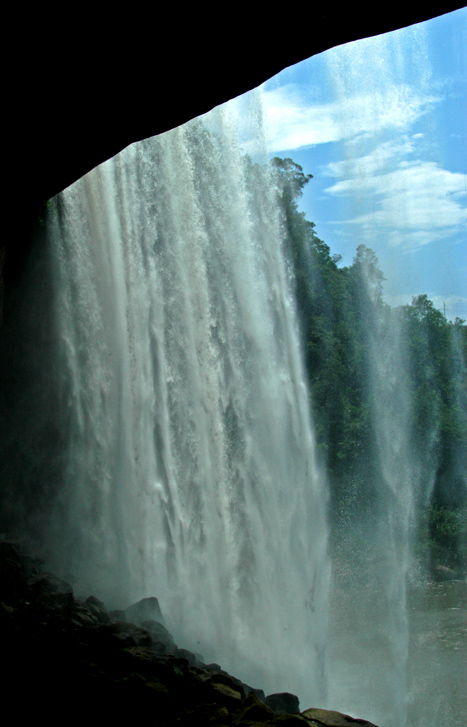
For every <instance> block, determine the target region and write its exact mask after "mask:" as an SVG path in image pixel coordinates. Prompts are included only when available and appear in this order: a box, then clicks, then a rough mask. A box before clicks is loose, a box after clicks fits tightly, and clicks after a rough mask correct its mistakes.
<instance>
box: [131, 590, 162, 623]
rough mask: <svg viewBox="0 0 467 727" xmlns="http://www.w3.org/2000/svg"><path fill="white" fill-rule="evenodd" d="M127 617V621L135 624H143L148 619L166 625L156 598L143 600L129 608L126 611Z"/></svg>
mask: <svg viewBox="0 0 467 727" xmlns="http://www.w3.org/2000/svg"><path fill="white" fill-rule="evenodd" d="M125 617H126V620H127V621H132V622H133V623H135V624H141V623H142V622H143V621H147V620H148V619H153V620H154V621H159V623H164V619H163V617H162V611H161V609H160V606H159V601H158V600H157V598H155V597H154V596H153V597H151V598H142V599H141V601H138V603H134V604H133V605H131V606H128V608H126V609H125Z"/></svg>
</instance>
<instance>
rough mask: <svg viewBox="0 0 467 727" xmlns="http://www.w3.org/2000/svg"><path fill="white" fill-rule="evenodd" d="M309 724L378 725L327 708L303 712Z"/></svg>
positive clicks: (329, 726)
mask: <svg viewBox="0 0 467 727" xmlns="http://www.w3.org/2000/svg"><path fill="white" fill-rule="evenodd" d="M302 717H304V718H305V719H306V720H307V721H308V724H311V725H317V727H376V725H374V724H373V723H372V722H367V721H366V720H364V719H357V718H355V717H350V716H349V715H348V714H341V712H333V711H330V710H327V709H307V710H305V712H302Z"/></svg>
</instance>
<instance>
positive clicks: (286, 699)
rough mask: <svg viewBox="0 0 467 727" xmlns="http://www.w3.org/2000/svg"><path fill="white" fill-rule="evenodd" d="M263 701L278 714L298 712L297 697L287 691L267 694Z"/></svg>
mask: <svg viewBox="0 0 467 727" xmlns="http://www.w3.org/2000/svg"><path fill="white" fill-rule="evenodd" d="M264 701H265V702H266V704H267V705H268V707H270V708H271V709H272V710H273V712H277V713H278V714H298V713H299V712H300V702H299V699H298V697H296V696H295V694H290V693H289V692H279V693H277V694H269V695H268V696H267V697H266V699H265V700H264Z"/></svg>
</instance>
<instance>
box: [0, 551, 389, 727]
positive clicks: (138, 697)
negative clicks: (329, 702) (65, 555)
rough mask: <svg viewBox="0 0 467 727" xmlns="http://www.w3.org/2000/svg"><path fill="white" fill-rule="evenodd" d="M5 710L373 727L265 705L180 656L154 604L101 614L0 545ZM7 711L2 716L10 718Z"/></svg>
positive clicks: (290, 699)
mask: <svg viewBox="0 0 467 727" xmlns="http://www.w3.org/2000/svg"><path fill="white" fill-rule="evenodd" d="M0 629H1V634H2V661H3V669H2V674H3V675H4V676H3V680H2V681H3V684H2V686H3V695H4V696H3V705H4V709H6V710H7V712H8V711H9V712H10V713H11V714H14V716H15V722H17V723H18V724H25V723H26V720H28V719H34V720H40V719H41V718H43V719H45V720H46V721H47V723H48V724H49V725H50V724H52V725H54V724H59V723H60V724H63V722H65V721H66V722H67V721H69V720H72V722H74V723H77V722H78V721H80V720H85V723H87V724H91V725H93V724H105V723H107V724H108V723H109V720H112V721H114V720H115V722H114V723H115V724H126V723H129V721H130V720H131V721H132V722H134V721H135V720H138V724H148V725H158V726H161V727H165V726H166V725H167V726H169V725H184V724H190V725H197V724H206V725H212V726H213V727H214V726H216V725H218V726H219V727H221V726H224V727H230V726H232V727H233V726H236V725H264V726H265V727H266V726H267V725H271V726H272V725H282V726H283V727H289V726H290V727H304V725H306V724H308V725H313V726H315V727H316V726H321V727H323V726H325V727H350V726H356V725H361V726H362V727H375V726H374V725H372V724H371V723H370V722H366V721H365V720H361V719H354V718H352V717H349V716H346V715H344V714H340V713H339V712H331V711H327V710H322V709H307V710H306V711H304V712H300V711H299V702H298V698H297V697H296V696H295V695H292V694H288V693H282V694H271V695H268V696H266V695H265V694H264V692H263V691H262V690H261V689H255V688H253V687H250V686H248V685H247V684H245V683H243V682H241V681H240V680H239V679H236V678H235V677H233V676H231V675H230V674H228V673H227V672H225V671H224V670H223V669H222V668H221V667H220V666H219V665H218V664H205V663H204V662H203V661H202V658H201V657H200V656H199V655H196V654H193V653H191V652H190V651H187V650H186V649H181V648H179V647H178V646H177V645H176V644H175V642H174V640H173V638H172V636H171V634H170V633H169V632H168V630H167V629H166V628H165V626H164V624H163V617H162V614H161V611H160V608H159V604H158V602H157V599H156V598H147V599H144V600H143V601H140V602H139V603H137V604H134V605H133V606H130V607H129V608H127V609H126V610H125V611H108V610H107V609H106V607H105V605H104V604H103V603H102V602H101V601H99V600H98V599H97V598H95V597H94V596H90V597H89V598H87V599H86V600H80V599H78V598H76V597H75V596H74V595H73V591H72V588H71V586H70V585H69V584H68V583H65V582H64V581H62V580H60V579H59V578H57V577H56V576H54V575H53V574H51V573H46V572H44V571H43V570H42V567H41V563H40V562H39V561H38V560H37V559H35V558H32V557H31V556H29V555H27V554H26V553H24V552H23V551H22V550H21V549H20V547H19V546H18V544H16V543H14V542H11V541H5V540H3V541H0ZM8 707H9V709H8Z"/></svg>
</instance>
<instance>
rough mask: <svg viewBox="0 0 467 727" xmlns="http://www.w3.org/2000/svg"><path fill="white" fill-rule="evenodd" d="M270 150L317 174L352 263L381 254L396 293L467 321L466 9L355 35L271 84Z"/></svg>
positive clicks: (266, 97)
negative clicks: (364, 248) (367, 250)
mask: <svg viewBox="0 0 467 727" xmlns="http://www.w3.org/2000/svg"><path fill="white" fill-rule="evenodd" d="M260 95H261V99H262V107H263V122H264V127H265V134H266V143H267V148H268V150H269V152H270V153H272V154H275V155H278V156H289V157H291V158H292V159H293V160H294V161H295V162H297V163H298V164H300V165H302V167H303V169H304V172H305V173H311V174H313V176H314V178H313V179H312V180H311V182H310V183H309V185H308V186H307V188H306V191H305V194H304V196H303V200H302V209H303V210H305V212H306V214H307V218H308V219H310V220H313V221H314V222H315V223H316V232H317V234H318V236H319V237H321V238H322V239H323V240H325V241H326V242H327V243H328V244H329V245H330V247H331V251H332V252H333V253H339V254H341V255H342V258H343V259H342V263H343V264H349V263H351V262H352V258H353V256H354V254H355V250H356V248H357V246H358V245H359V244H360V243H362V242H363V243H364V244H366V245H368V246H369V247H371V248H372V249H373V250H374V251H375V252H376V254H377V256H378V258H379V261H380V266H381V269H382V270H383V272H384V273H385V276H386V278H387V281H386V283H385V294H386V298H387V300H388V302H390V303H391V304H393V305H398V304H402V303H406V302H410V301H411V299H412V296H414V295H419V294H421V293H427V294H428V296H429V297H430V298H431V299H432V300H433V301H434V303H435V305H436V306H437V307H438V308H440V309H442V308H443V304H445V306H446V314H447V316H448V317H449V318H451V319H454V318H455V317H456V316H459V317H461V318H464V319H467V8H464V9H462V10H458V11H456V12H454V13H449V14H447V15H444V16H442V17H440V18H435V19H433V20H430V21H428V22H426V23H422V24H420V25H416V26H411V27H410V28H404V29H402V30H399V31H395V32H394V33H389V34H385V35H381V36H377V37H375V38H367V39H364V40H360V41H356V42H354V43H349V44H346V45H344V46H339V47H337V48H333V49H330V50H329V51H326V52H325V53H322V54H320V55H317V56H313V57H311V58H309V59H308V60H306V61H303V62H302V63H299V64H297V65H295V66H292V67H290V68H287V69H285V70H284V71H282V72H281V73H280V74H278V75H277V76H275V77H274V78H272V79H270V80H269V81H267V82H266V83H265V84H263V86H262V87H261V88H260Z"/></svg>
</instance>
